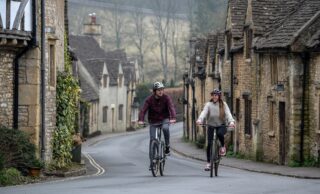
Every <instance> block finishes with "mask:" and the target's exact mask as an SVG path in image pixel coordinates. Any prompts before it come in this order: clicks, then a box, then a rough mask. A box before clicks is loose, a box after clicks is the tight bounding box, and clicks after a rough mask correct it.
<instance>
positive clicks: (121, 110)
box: [118, 104, 123, 121]
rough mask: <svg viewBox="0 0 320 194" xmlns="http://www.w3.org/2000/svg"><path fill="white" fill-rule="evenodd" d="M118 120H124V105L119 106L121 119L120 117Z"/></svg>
mask: <svg viewBox="0 0 320 194" xmlns="http://www.w3.org/2000/svg"><path fill="white" fill-rule="evenodd" d="M118 119H119V120H120V121H122V120H123V104H120V105H119V117H118Z"/></svg>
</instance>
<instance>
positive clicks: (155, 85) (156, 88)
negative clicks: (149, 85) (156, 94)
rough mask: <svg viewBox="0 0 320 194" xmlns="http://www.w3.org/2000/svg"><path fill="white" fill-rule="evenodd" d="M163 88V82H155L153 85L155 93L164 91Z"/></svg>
mask: <svg viewBox="0 0 320 194" xmlns="http://www.w3.org/2000/svg"><path fill="white" fill-rule="evenodd" d="M162 88H164V85H163V83H161V82H154V84H153V91H155V90H159V89H162Z"/></svg>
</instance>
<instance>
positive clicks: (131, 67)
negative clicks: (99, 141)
mask: <svg viewBox="0 0 320 194" xmlns="http://www.w3.org/2000/svg"><path fill="white" fill-rule="evenodd" d="M70 47H71V50H72V52H73V53H74V55H75V56H76V59H77V61H76V62H75V65H76V66H77V68H76V69H77V70H78V74H79V79H80V87H81V90H82V93H81V97H82V99H83V100H84V101H86V102H87V103H88V105H89V106H88V110H87V113H86V114H84V113H83V114H82V120H81V123H82V124H83V126H82V128H83V129H84V128H86V127H87V128H88V131H87V132H85V131H83V133H87V135H90V134H93V133H96V132H119V131H125V130H127V129H128V128H130V127H132V125H133V124H132V121H133V120H134V119H135V118H136V117H137V113H138V110H135V109H137V108H138V107H135V106H134V97H135V88H136V84H137V82H138V80H139V77H138V74H137V72H138V65H137V63H136V62H132V61H129V60H128V59H127V56H126V54H125V52H124V51H123V50H116V51H110V52H105V51H104V50H103V49H102V48H101V47H100V45H99V44H98V42H97V41H96V40H95V39H94V38H93V37H92V36H73V35H71V36H70ZM85 120H86V121H85ZM85 125H87V126H85Z"/></svg>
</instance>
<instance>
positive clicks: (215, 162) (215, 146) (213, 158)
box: [202, 124, 221, 177]
mask: <svg viewBox="0 0 320 194" xmlns="http://www.w3.org/2000/svg"><path fill="white" fill-rule="evenodd" d="M202 126H206V127H209V125H208V124H202ZM211 127H212V126H211ZM219 127H220V126H218V127H213V138H212V143H211V148H210V177H213V169H214V174H215V176H218V167H219V163H220V159H221V156H220V154H219V150H220V147H221V143H220V141H219V139H218V136H217V129H218V128H219Z"/></svg>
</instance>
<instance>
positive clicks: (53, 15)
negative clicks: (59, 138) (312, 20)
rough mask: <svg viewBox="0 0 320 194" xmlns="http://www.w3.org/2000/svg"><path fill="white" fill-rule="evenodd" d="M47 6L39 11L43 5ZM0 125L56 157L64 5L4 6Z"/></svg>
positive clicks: (30, 2)
mask: <svg viewBox="0 0 320 194" xmlns="http://www.w3.org/2000/svg"><path fill="white" fill-rule="evenodd" d="M43 3H44V5H45V6H41V5H43ZM0 5H1V6H0V50H1V52H0V88H1V90H0V124H1V125H3V126H6V127H9V128H14V129H19V130H23V131H25V132H27V133H29V134H30V135H31V138H32V142H33V143H34V144H35V145H36V146H37V148H38V150H39V155H41V158H42V159H44V160H46V161H48V160H50V159H51V156H52V148H51V139H52V132H53V130H54V129H55V126H56V121H55V120H56V119H55V118H56V103H55V99H56V75H57V71H59V70H63V68H64V35H65V11H66V10H67V9H65V6H66V4H65V1H63V0H50V1H49V0H45V1H40V0H21V1H13V0H1V1H0Z"/></svg>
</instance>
